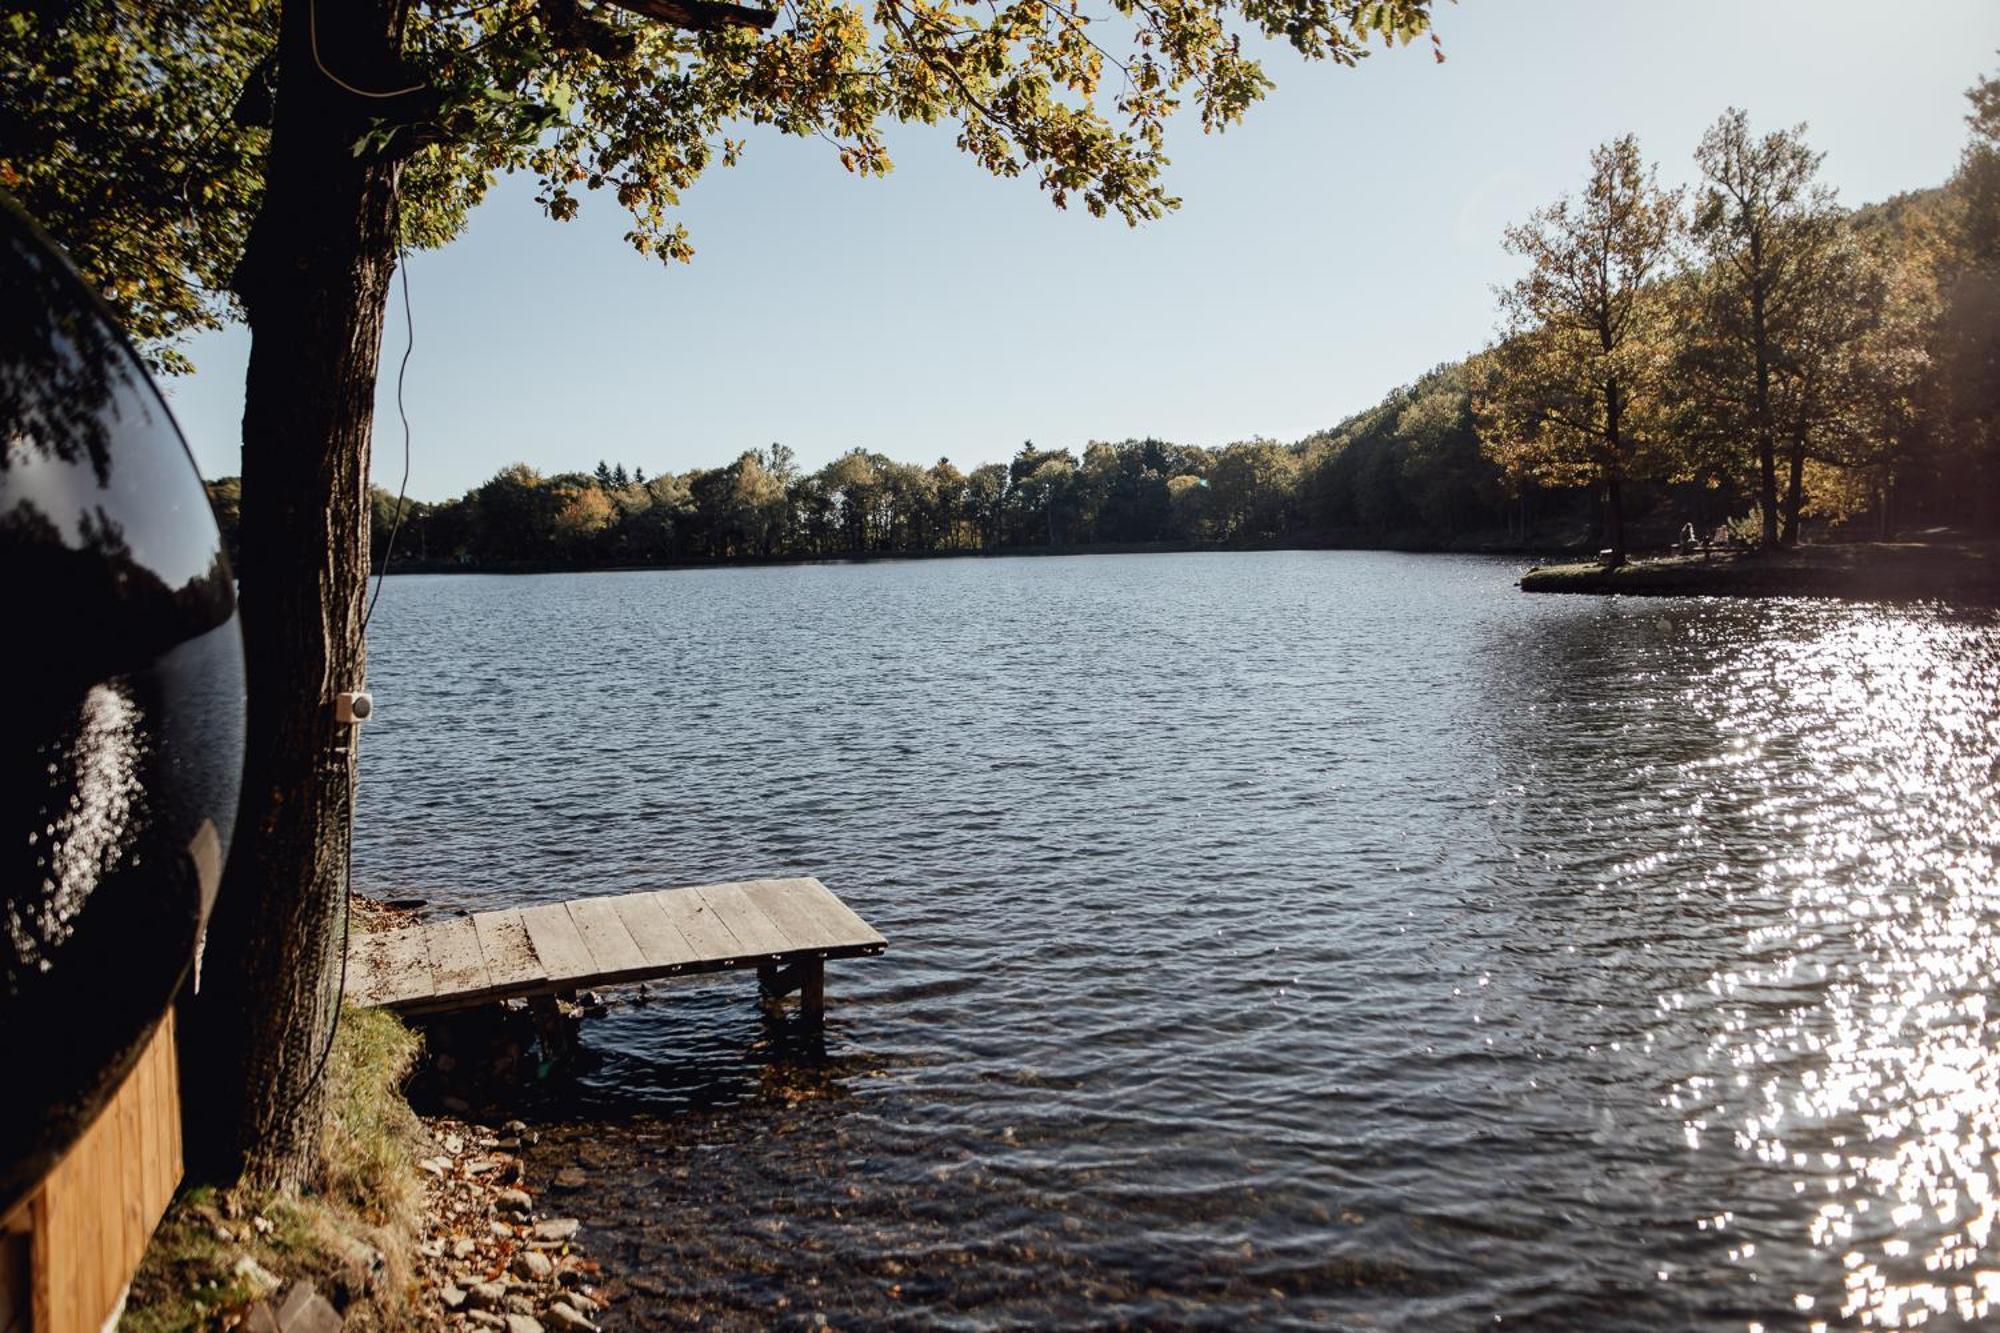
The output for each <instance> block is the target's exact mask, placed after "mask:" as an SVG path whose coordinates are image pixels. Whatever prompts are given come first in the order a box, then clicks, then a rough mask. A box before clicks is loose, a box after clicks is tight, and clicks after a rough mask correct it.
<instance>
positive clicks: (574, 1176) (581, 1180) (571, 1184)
mask: <svg viewBox="0 0 2000 1333" xmlns="http://www.w3.org/2000/svg"><path fill="white" fill-rule="evenodd" d="M589 1183H590V1177H589V1176H587V1175H585V1174H584V1173H583V1169H582V1168H581V1167H575V1166H566V1167H564V1168H563V1169H562V1170H560V1171H558V1172H556V1188H557V1189H559V1190H580V1189H582V1188H583V1187H584V1186H585V1185H588V1184H589Z"/></svg>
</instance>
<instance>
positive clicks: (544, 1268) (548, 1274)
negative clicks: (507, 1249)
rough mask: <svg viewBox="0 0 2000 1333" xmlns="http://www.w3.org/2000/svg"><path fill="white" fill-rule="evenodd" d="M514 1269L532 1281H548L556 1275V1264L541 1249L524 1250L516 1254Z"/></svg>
mask: <svg viewBox="0 0 2000 1333" xmlns="http://www.w3.org/2000/svg"><path fill="white" fill-rule="evenodd" d="M514 1271H515V1272H516V1273H519V1274H520V1275H521V1276H522V1277H524V1278H527V1279H528V1280H529V1281H530V1282H547V1281H548V1280H549V1279H550V1278H552V1277H554V1276H555V1275H556V1266H555V1265H554V1264H552V1263H550V1262H549V1256H547V1255H546V1254H543V1253H542V1252H541V1251H540V1250H523V1251H522V1252H521V1253H520V1254H517V1255H515V1256H514Z"/></svg>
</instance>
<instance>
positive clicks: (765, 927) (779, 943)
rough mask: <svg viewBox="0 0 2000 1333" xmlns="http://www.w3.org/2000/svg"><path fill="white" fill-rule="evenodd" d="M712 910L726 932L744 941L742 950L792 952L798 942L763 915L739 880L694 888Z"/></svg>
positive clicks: (760, 953) (756, 954)
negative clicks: (734, 882)
mask: <svg viewBox="0 0 2000 1333" xmlns="http://www.w3.org/2000/svg"><path fill="white" fill-rule="evenodd" d="M695 891H696V892H697V893H699V894H700V895H701V896H702V900H703V901H704V902H706V903H707V904H708V905H709V907H710V908H711V909H712V910H713V911H714V912H715V915H716V917H717V918H718V919H720V920H721V922H722V924H723V925H725V926H727V927H729V933H730V934H732V935H734V936H735V937H736V938H737V939H739V940H741V941H742V942H743V948H744V952H745V953H747V954H749V955H752V956H754V957H772V956H775V955H778V954H786V953H792V952H794V951H796V950H797V949H798V948H799V946H798V945H797V944H796V943H794V942H793V941H792V938H791V936H789V935H787V934H785V932H784V931H782V930H780V929H778V926H777V924H776V923H775V922H773V921H772V920H771V918H770V917H768V916H765V915H764V913H763V911H762V909H760V908H759V907H758V906H757V904H755V903H753V902H751V901H750V895H749V894H747V893H745V892H744V891H743V886H742V885H741V884H704V885H702V886H701V887H700V888H699V889H697V890H695Z"/></svg>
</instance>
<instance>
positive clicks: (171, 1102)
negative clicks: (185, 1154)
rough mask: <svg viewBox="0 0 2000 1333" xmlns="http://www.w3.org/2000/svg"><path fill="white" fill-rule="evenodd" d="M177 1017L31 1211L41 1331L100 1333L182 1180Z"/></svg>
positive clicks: (160, 1030)
mask: <svg viewBox="0 0 2000 1333" xmlns="http://www.w3.org/2000/svg"><path fill="white" fill-rule="evenodd" d="M174 1062H175V1049H174V1028H173V1015H172V1014H171V1013H168V1014H167V1015H166V1016H165V1018H164V1019H163V1020H162V1021H161V1023H160V1024H159V1026H158V1027H156V1028H155V1029H154V1031H153V1035H152V1037H151V1038H150V1040H149V1042H148V1044H147V1046H146V1048H145V1050H144V1051H142V1052H141V1054H140V1056H139V1059H138V1061H137V1062H136V1063H135V1064H134V1065H133V1067H132V1071H131V1073H129V1074H128V1075H127V1076H126V1078H125V1082H124V1083H122V1084H120V1085H119V1087H118V1090H117V1091H116V1092H115V1093H113V1094H112V1097H111V1100H110V1101H109V1102H107V1103H106V1104H105V1108H104V1110H103V1111H102V1112H101V1113H100V1114H99V1116H98V1117H97V1119H96V1120H95V1121H93V1122H92V1123H91V1125H90V1127H89V1128H87V1129H86V1130H84V1132H83V1133H82V1135H80V1136H79V1137H78V1139H77V1141H76V1142H75V1143H74V1144H73V1145H72V1146H71V1147H70V1150H69V1151H68V1152H67V1153H65V1154H64V1155H63V1157H62V1160H60V1161H59V1162H57V1163H56V1165H55V1167H54V1168H53V1169H52V1170H51V1171H50V1172H49V1174H48V1176H47V1177H46V1178H45V1179H44V1180H43V1181H42V1184H41V1186H40V1187H39V1189H38V1190H37V1192H36V1194H35V1197H34V1202H33V1204H32V1205H31V1208H30V1217H31V1218H32V1225H33V1228H34V1239H33V1249H32V1254H31V1256H30V1259H29V1263H30V1268H31V1271H30V1274H29V1286H30V1288H31V1289H32V1294H31V1298H30V1299H31V1304H32V1306H33V1309H34V1317H35V1325H34V1326H35V1328H36V1329H37V1330H38V1333H97V1331H98V1330H99V1329H101V1328H102V1327H103V1326H104V1322H105V1320H106V1318H107V1317H108V1316H109V1315H110V1313H111V1311H112V1309H113V1308H114V1307H115V1306H116V1304H117V1302H118V1298H119V1296H120V1295H121V1294H122V1293H123V1291H124V1290H125V1284H126V1283H127V1282H128V1281H130V1279H131V1275H132V1271H133V1270H134V1269H135V1268H137V1267H138V1264H139V1257H140V1255H141V1254H143V1253H144V1251H145V1248H146V1242H147V1240H148V1239H150V1238H151V1236H152V1233H153V1228H154V1227H155V1226H157V1225H159V1220H160V1215H161V1214H162V1213H163V1212H165V1211H166V1206H167V1203H168V1201H169V1200H171V1199H172V1197H173V1190H174V1186H175V1185H177V1184H178V1183H179V1181H180V1165H179V1164H180V1103H179V1101H178V1094H179V1086H178V1080H177V1079H176V1078H175V1076H174V1073H173V1069H174Z"/></svg>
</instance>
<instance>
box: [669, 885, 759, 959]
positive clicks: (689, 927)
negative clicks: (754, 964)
mask: <svg viewBox="0 0 2000 1333" xmlns="http://www.w3.org/2000/svg"><path fill="white" fill-rule="evenodd" d="M645 896H646V897H647V898H650V899H652V901H653V903H654V905H655V906H657V907H658V908H659V909H660V912H661V914H662V915H664V916H665V917H666V918H667V920H668V921H670V922H672V923H673V927H674V929H675V930H678V931H679V932H680V933H681V937H682V938H683V939H685V940H686V941H687V942H688V948H689V950H690V951H691V953H692V957H693V958H694V959H695V960H696V961H700V962H714V963H722V962H725V961H727V960H729V959H737V958H743V957H746V956H748V955H749V954H750V953H751V950H750V948H749V947H748V946H747V945H745V944H744V943H743V941H742V940H739V939H737V938H736V936H735V935H734V934H733V933H731V931H730V929H729V927H728V926H725V925H723V924H722V918H721V917H719V916H717V915H716V914H715V909H714V908H713V907H710V906H709V905H708V899H706V898H704V897H702V896H701V890H700V889H662V890H660V891H659V892H658V893H649V894H646V895H645Z"/></svg>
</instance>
